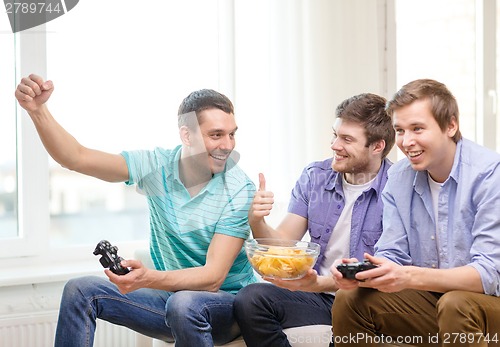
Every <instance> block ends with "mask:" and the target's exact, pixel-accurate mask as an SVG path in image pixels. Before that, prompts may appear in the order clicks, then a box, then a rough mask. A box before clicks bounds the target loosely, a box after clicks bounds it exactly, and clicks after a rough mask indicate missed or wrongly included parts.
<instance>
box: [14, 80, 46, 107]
mask: <svg viewBox="0 0 500 347" xmlns="http://www.w3.org/2000/svg"><path fill="white" fill-rule="evenodd" d="M53 91H54V84H53V83H52V81H45V82H44V81H43V78H41V77H40V76H37V75H33V74H31V75H29V76H28V77H24V78H23V79H22V80H21V83H19V85H18V86H17V88H16V92H15V93H14V95H15V96H16V99H17V101H18V102H19V105H21V107H22V108H24V109H25V110H26V111H28V112H34V111H37V110H39V109H40V107H42V105H44V104H45V103H46V102H47V100H48V99H49V97H50V95H51V94H52V92H53Z"/></svg>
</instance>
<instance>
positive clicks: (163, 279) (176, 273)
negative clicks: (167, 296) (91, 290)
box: [106, 234, 244, 293]
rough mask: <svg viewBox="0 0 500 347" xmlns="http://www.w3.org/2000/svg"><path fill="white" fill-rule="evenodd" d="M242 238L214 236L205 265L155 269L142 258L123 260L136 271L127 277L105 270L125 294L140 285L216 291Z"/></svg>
mask: <svg viewBox="0 0 500 347" xmlns="http://www.w3.org/2000/svg"><path fill="white" fill-rule="evenodd" d="M243 241H244V240H243V239H240V238H236V237H232V236H227V235H222V234H216V235H214V237H213V239H212V241H211V243H210V246H209V247H208V253H207V261H206V264H205V265H204V266H199V267H192V268H187V269H181V270H173V271H156V270H150V269H146V268H144V267H143V266H142V264H141V262H140V261H137V260H127V261H124V262H122V265H123V266H127V267H132V268H133V270H134V271H132V272H130V273H129V274H127V275H125V276H117V275H115V274H113V273H112V272H111V271H109V270H106V274H107V275H108V277H109V278H110V280H111V282H113V283H115V284H116V285H117V286H118V287H119V289H120V291H121V292H122V293H129V292H131V291H134V290H136V289H139V288H154V289H161V290H166V291H171V292H175V291H179V290H205V291H211V292H216V291H218V290H219V288H220V286H221V285H222V283H223V282H224V280H225V279H226V276H227V274H228V273H229V270H230V269H231V266H232V265H233V263H234V260H235V259H236V256H237V255H238V253H239V251H240V250H241V247H242V246H243Z"/></svg>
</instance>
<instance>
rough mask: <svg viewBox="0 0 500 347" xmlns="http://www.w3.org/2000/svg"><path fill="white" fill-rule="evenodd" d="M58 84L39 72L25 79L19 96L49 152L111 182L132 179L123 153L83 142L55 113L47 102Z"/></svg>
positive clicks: (65, 164) (68, 165) (64, 162)
mask: <svg viewBox="0 0 500 347" xmlns="http://www.w3.org/2000/svg"><path fill="white" fill-rule="evenodd" d="M53 90H54V86H53V84H52V82H50V81H45V82H44V81H43V79H42V78H41V77H39V76H36V75H30V76H29V77H25V78H23V79H22V80H21V83H20V84H19V85H18V86H17V89H16V92H15V96H16V98H17V100H18V102H19V105H21V107H22V108H24V109H25V110H26V111H27V112H28V114H29V116H30V117H31V119H32V121H33V123H34V125H35V127H36V130H37V132H38V134H39V136H40V139H41V140H42V143H43V145H44V146H45V148H46V150H47V152H48V153H49V155H50V156H51V157H52V158H54V160H55V161H56V162H58V163H59V164H61V165H62V166H63V167H65V168H67V169H70V170H73V171H77V172H80V173H83V174H85V175H89V176H94V177H97V178H100V179H102V180H105V181H109V182H123V181H126V180H128V168H127V164H126V162H125V158H123V157H122V156H121V155H119V154H111V153H105V152H101V151H97V150H94V149H90V148H87V147H84V146H82V145H81V144H80V143H79V142H78V141H77V140H76V139H75V138H74V137H73V136H72V135H71V134H69V133H68V132H67V131H66V130H65V129H64V128H63V127H62V126H61V125H60V124H59V123H58V122H57V121H56V120H55V119H54V117H52V115H51V113H50V112H49V109H48V108H47V105H46V102H47V100H48V99H49V98H50V95H51V94H52V92H53Z"/></svg>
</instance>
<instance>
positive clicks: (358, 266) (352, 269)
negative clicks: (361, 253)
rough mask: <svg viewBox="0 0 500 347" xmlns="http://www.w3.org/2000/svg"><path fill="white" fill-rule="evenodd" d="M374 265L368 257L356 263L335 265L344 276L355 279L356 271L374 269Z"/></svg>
mask: <svg viewBox="0 0 500 347" xmlns="http://www.w3.org/2000/svg"><path fill="white" fill-rule="evenodd" d="M376 267H377V265H373V264H372V263H370V262H369V261H368V259H365V260H364V261H359V262H357V263H344V264H339V265H337V270H339V272H340V273H341V274H342V276H343V277H344V278H348V279H351V280H355V279H356V274H357V273H358V272H361V271H366V270H370V269H374V268H376Z"/></svg>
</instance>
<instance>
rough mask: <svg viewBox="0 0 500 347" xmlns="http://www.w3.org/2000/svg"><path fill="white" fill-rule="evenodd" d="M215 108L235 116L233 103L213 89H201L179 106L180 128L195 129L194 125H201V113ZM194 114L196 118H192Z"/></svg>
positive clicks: (178, 120) (187, 97)
mask: <svg viewBox="0 0 500 347" xmlns="http://www.w3.org/2000/svg"><path fill="white" fill-rule="evenodd" d="M213 108H216V109H219V110H222V111H224V112H226V113H229V114H234V106H233V103H232V102H231V100H229V98H228V97H227V96H225V95H224V94H221V93H219V92H217V91H215V90H213V89H200V90H197V91H194V92H192V93H191V94H189V95H188V96H186V98H185V99H184V100H182V103H181V104H180V106H179V111H178V112H177V117H178V119H177V123H178V126H179V128H180V127H181V126H183V125H186V126H187V127H188V128H191V129H195V126H194V125H195V124H199V123H200V119H199V117H200V112H201V111H204V110H208V109H213ZM193 112H194V113H195V114H196V117H192V115H193Z"/></svg>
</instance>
